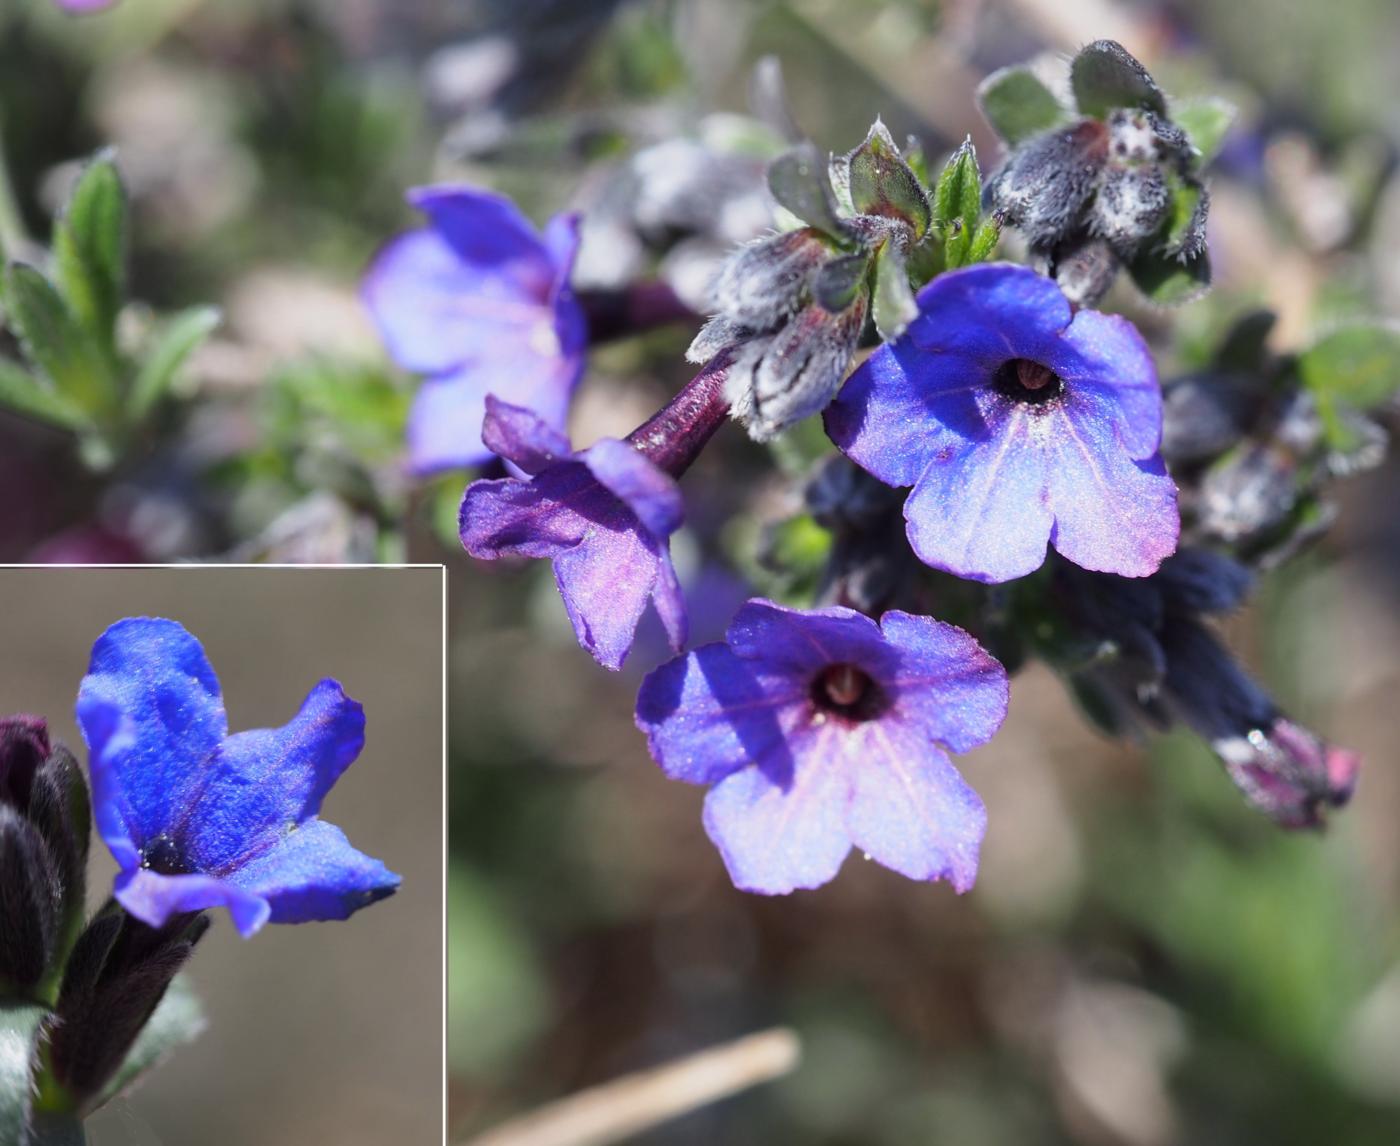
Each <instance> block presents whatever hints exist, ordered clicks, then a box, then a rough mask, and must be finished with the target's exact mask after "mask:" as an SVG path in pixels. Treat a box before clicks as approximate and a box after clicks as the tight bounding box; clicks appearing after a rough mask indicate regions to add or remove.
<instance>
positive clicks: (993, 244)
mask: <svg viewBox="0 0 1400 1146" xmlns="http://www.w3.org/2000/svg"><path fill="white" fill-rule="evenodd" d="M999 242H1001V220H1000V219H998V218H997V217H996V216H995V215H988V216H987V217H986V218H985V219H983V220H982V222H981V223H979V224H978V226H977V232H976V233H975V234H974V235H973V236H972V246H971V247H969V248H968V252H967V262H968V264H972V263H985V262H986V261H987V260H988V259H990V258H991V257H992V255H994V254H995V253H996V249H997V244H998V243H999Z"/></svg>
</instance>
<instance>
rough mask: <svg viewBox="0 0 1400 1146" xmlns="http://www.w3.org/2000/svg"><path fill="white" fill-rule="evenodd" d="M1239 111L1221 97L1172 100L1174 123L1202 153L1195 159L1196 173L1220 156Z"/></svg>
mask: <svg viewBox="0 0 1400 1146" xmlns="http://www.w3.org/2000/svg"><path fill="white" fill-rule="evenodd" d="M1239 110H1240V109H1239V108H1237V107H1236V106H1235V105H1234V104H1232V103H1231V102H1230V101H1229V100H1227V99H1221V98H1219V97H1218V96H1197V97H1195V98H1193V99H1180V100H1172V122H1173V123H1175V124H1176V125H1177V127H1179V128H1181V129H1182V130H1183V131H1185V132H1186V134H1187V135H1189V136H1190V137H1191V146H1192V147H1194V148H1195V149H1196V150H1197V151H1199V152H1200V153H1201V154H1200V158H1199V159H1197V160H1196V168H1197V170H1199V169H1200V168H1202V167H1205V166H1206V164H1208V163H1209V162H1210V161H1211V160H1212V159H1214V158H1215V157H1216V155H1218V154H1219V153H1220V145H1221V144H1222V143H1223V142H1224V141H1225V134H1226V132H1228V131H1229V130H1230V125H1231V124H1232V123H1234V122H1235V117H1236V116H1237V115H1239Z"/></svg>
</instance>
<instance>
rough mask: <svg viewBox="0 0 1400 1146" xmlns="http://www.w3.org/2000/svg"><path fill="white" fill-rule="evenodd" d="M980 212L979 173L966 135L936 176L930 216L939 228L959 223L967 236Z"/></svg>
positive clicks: (980, 191)
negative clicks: (936, 182)
mask: <svg viewBox="0 0 1400 1146" xmlns="http://www.w3.org/2000/svg"><path fill="white" fill-rule="evenodd" d="M981 213H982V173H981V171H979V170H978V168H977V149H976V148H975V147H973V146H972V137H971V136H968V138H967V139H965V140H963V142H962V146H960V147H959V148H958V149H957V150H956V151H955V152H953V154H952V156H951V157H950V158H949V160H948V162H947V163H945V164H944V165H943V172H942V174H940V175H939V176H938V187H937V189H936V190H935V191H934V195H933V216H934V218H935V219H936V220H937V221H938V222H939V224H941V225H942V226H945V227H946V226H950V225H952V223H954V222H955V221H956V220H962V224H963V228H964V229H965V230H967V231H968V232H969V233H970V232H971V231H972V228H973V227H975V226H976V225H977V217H978V215H980V214H981Z"/></svg>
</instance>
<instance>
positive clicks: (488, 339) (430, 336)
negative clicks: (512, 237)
mask: <svg viewBox="0 0 1400 1146" xmlns="http://www.w3.org/2000/svg"><path fill="white" fill-rule="evenodd" d="M361 295H362V297H363V299H364V303H365V305H366V306H367V307H368V308H369V311H370V313H371V315H373V317H374V319H375V322H376V324H377V325H378V327H379V333H380V336H381V337H382V338H383V339H384V344H385V346H386V347H387V348H388V351H389V354H390V356H391V357H392V358H393V359H394V361H395V362H397V363H398V364H399V365H400V366H402V367H403V368H404V369H406V370H414V371H417V372H419V373H424V374H438V373H442V372H444V371H448V370H453V369H455V368H457V367H458V366H461V365H462V364H463V363H465V362H467V361H469V360H471V359H476V358H482V357H490V356H491V355H492V348H495V347H501V346H510V345H515V346H530V345H532V340H533V342H534V343H537V344H539V345H542V346H546V347H552V346H557V342H558V339H557V335H556V334H555V332H554V311H553V308H552V307H551V306H550V304H549V303H548V302H547V301H546V300H545V298H544V296H543V294H542V293H540V294H531V293H530V292H529V291H527V290H526V289H524V288H523V287H522V286H521V284H520V283H519V282H518V281H517V280H516V279H515V278H513V277H511V276H509V275H508V274H504V273H503V272H502V271H501V269H500V268H499V267H493V266H480V265H476V264H472V263H468V262H464V261H463V260H462V258H461V257H460V256H459V254H458V253H457V252H456V251H454V250H453V248H452V247H451V245H450V244H449V243H448V242H447V241H446V240H445V239H444V238H443V236H441V235H440V234H438V232H436V231H433V230H418V231H409V232H408V233H407V234H404V235H400V236H399V237H398V238H397V239H394V240H392V241H391V242H390V243H389V244H388V245H387V246H385V247H384V249H383V250H382V251H381V252H380V253H379V255H378V256H377V257H376V258H375V260H374V262H373V263H372V264H371V266H370V269H369V272H368V273H367V274H366V276H365V280H364V284H363V286H362V288H361Z"/></svg>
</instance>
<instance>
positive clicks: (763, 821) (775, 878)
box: [704, 735, 851, 895]
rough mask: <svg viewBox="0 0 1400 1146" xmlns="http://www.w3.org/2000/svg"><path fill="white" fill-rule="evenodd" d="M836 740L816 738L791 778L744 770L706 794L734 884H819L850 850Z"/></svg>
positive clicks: (747, 887)
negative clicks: (834, 746)
mask: <svg viewBox="0 0 1400 1146" xmlns="http://www.w3.org/2000/svg"><path fill="white" fill-rule="evenodd" d="M833 745H834V741H833V740H832V738H831V737H830V736H821V735H818V736H816V737H815V743H813V744H812V745H811V746H810V749H809V751H808V752H807V753H805V754H804V756H803V759H802V761H801V763H800V765H799V766H798V767H797V768H796V769H795V770H794V771H792V772H791V773H790V774H789V775H786V776H778V777H774V776H771V775H770V774H769V773H768V772H767V771H765V770H764V769H762V768H745V769H742V770H741V771H738V772H735V773H733V774H732V775H730V776H728V777H726V778H725V779H723V780H721V781H720V782H719V783H718V784H716V785H715V786H714V788H712V789H711V790H710V794H709V795H708V796H707V797H706V798H705V815H704V822H705V831H706V832H707V833H708V834H709V836H710V839H711V840H713V841H714V843H715V846H716V847H717V848H718V849H719V853H720V856H721V857H722V858H723V859H724V864H725V867H726V868H727V869H728V871H729V876H730V878H731V879H732V880H733V881H734V886H735V887H737V888H740V889H741V890H743V891H755V892H760V893H762V894H764V895H784V894H786V893H788V892H791V891H796V890H798V889H799V888H813V887H820V886H821V885H822V884H824V883H828V882H830V881H831V879H832V878H833V877H834V876H835V875H836V873H837V871H839V870H840V868H841V864H842V862H843V861H844V860H845V858H846V855H847V853H849V852H850V850H851V841H850V837H849V835H848V834H847V827H846V805H847V800H848V789H849V781H848V778H847V776H846V774H845V771H844V769H842V768H840V767H838V766H836V765H837V763H838V762H837V761H836V760H835V759H832V758H831V753H832V751H833Z"/></svg>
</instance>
